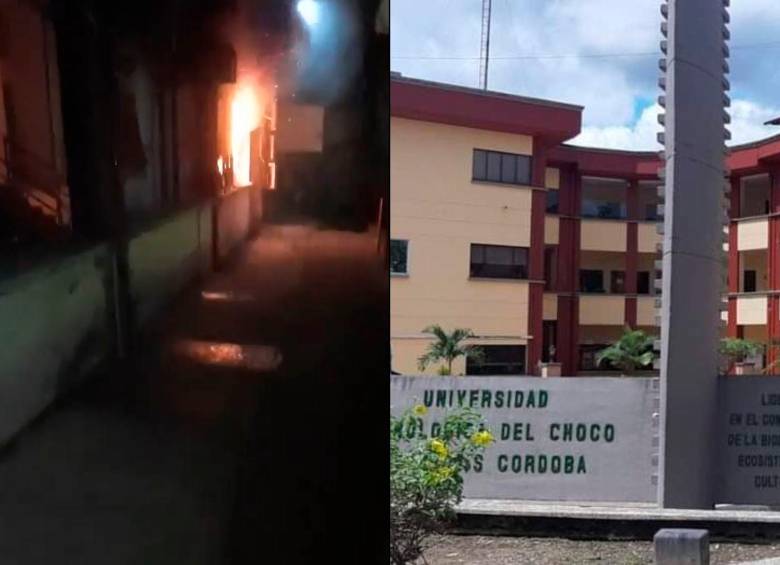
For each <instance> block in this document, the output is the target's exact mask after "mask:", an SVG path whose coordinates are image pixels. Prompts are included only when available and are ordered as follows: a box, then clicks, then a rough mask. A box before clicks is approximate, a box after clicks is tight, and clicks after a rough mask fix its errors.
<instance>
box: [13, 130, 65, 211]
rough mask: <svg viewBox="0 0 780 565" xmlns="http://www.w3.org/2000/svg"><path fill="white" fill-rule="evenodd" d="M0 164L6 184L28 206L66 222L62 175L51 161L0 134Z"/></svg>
mask: <svg viewBox="0 0 780 565" xmlns="http://www.w3.org/2000/svg"><path fill="white" fill-rule="evenodd" d="M0 164H2V167H3V169H4V173H5V175H4V176H5V178H4V179H3V178H2V177H0V180H3V181H4V182H5V183H6V184H9V185H11V186H12V187H13V188H14V189H15V190H17V191H19V192H20V193H21V194H20V195H21V196H22V197H23V198H24V199H25V200H27V202H28V204H29V205H30V206H31V207H34V208H38V209H39V210H40V211H41V212H42V213H43V214H45V215H47V216H49V217H52V218H53V219H54V221H55V223H56V225H58V226H67V225H69V224H70V207H69V199H68V194H67V190H66V186H67V181H66V179H65V177H64V176H63V175H62V174H61V173H60V172H59V171H58V170H57V169H56V168H55V167H54V166H52V164H51V163H49V162H47V161H46V160H44V159H42V158H41V157H40V156H38V155H36V154H35V153H33V152H31V151H28V150H27V149H24V148H23V147H20V146H19V145H16V144H14V143H12V142H11V140H10V139H9V138H8V136H3V155H2V159H0Z"/></svg>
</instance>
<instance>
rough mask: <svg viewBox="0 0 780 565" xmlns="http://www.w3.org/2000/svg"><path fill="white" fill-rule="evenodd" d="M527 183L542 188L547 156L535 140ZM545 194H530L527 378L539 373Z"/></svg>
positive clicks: (541, 337) (543, 192) (541, 331)
mask: <svg viewBox="0 0 780 565" xmlns="http://www.w3.org/2000/svg"><path fill="white" fill-rule="evenodd" d="M532 167H533V170H532V171H531V184H532V185H533V186H534V187H536V188H544V184H545V183H544V180H545V170H546V168H547V157H546V154H545V148H544V147H543V146H542V145H541V143H540V141H539V140H536V139H535V140H534V153H533V161H532ZM546 208H547V193H546V192H545V191H544V190H534V191H533V193H532V194H531V249H530V251H529V256H528V278H529V285H528V335H530V336H531V339H530V340H529V341H528V367H527V371H528V374H529V375H538V374H539V362H540V361H541V360H542V341H543V335H542V334H543V329H542V328H543V325H544V323H543V312H542V309H543V303H544V214H545V210H546Z"/></svg>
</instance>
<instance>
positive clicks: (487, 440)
mask: <svg viewBox="0 0 780 565" xmlns="http://www.w3.org/2000/svg"><path fill="white" fill-rule="evenodd" d="M493 441H494V438H493V434H491V433H490V432H489V431H487V430H481V431H479V432H477V433H475V434H474V435H473V436H471V442H472V443H473V444H474V445H476V446H478V447H485V446H486V445H488V444H491V443H493Z"/></svg>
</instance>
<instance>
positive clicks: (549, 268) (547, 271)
mask: <svg viewBox="0 0 780 565" xmlns="http://www.w3.org/2000/svg"><path fill="white" fill-rule="evenodd" d="M557 256H558V248H557V247H556V246H554V245H548V246H547V247H545V248H544V288H545V290H553V289H555V286H556V282H557V279H558V277H557V276H556V275H557V271H558V269H557V260H556V259H557Z"/></svg>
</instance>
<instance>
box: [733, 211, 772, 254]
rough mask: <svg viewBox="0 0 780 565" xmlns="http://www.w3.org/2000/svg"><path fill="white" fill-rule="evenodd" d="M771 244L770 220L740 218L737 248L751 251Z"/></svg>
mask: <svg viewBox="0 0 780 565" xmlns="http://www.w3.org/2000/svg"><path fill="white" fill-rule="evenodd" d="M768 246H769V221H768V220H767V219H766V218H753V219H749V220H739V221H738V223H737V249H738V250H739V251H750V250H754V249H766V248H767V247H768Z"/></svg>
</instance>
